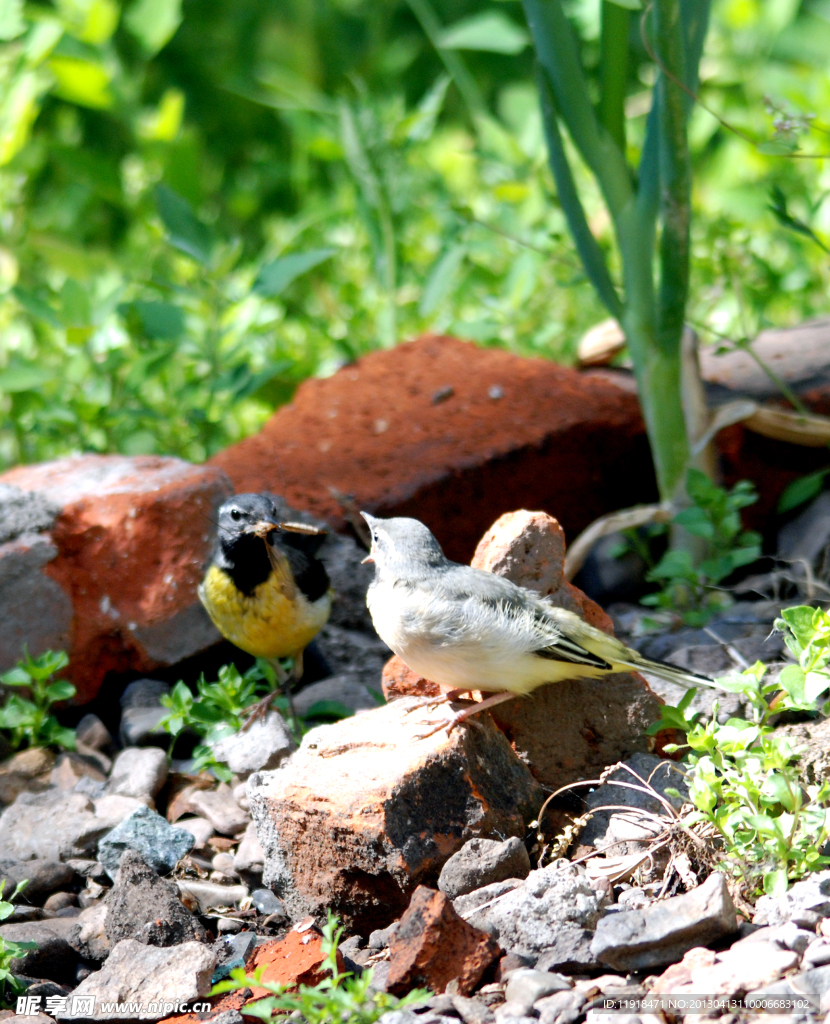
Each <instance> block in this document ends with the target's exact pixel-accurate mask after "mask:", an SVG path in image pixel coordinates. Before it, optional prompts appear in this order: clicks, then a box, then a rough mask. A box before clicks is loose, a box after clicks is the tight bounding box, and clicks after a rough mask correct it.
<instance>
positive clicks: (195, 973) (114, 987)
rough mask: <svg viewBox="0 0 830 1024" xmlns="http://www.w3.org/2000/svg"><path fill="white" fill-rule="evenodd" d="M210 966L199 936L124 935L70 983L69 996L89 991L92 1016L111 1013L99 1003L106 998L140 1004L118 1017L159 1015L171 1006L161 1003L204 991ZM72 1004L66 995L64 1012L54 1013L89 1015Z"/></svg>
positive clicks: (186, 999) (184, 1000) (183, 999)
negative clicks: (172, 939)
mask: <svg viewBox="0 0 830 1024" xmlns="http://www.w3.org/2000/svg"><path fill="white" fill-rule="evenodd" d="M215 966H216V956H215V954H214V953H213V951H212V950H211V949H210V947H208V946H205V945H202V943H200V942H183V943H181V944H180V945H178V946H170V947H159V946H145V945H144V944H143V943H141V942H136V941H135V940H134V939H124V940H123V941H122V942H119V943H118V945H117V946H115V947H114V948H113V950H112V952H111V953H110V955H109V957H108V958H107V960H106V962H105V963H104V965H103V967H102V968H101V970H100V971H96V972H95V973H94V974H91V975H90V976H89V977H88V978H86V979H85V980H84V981H82V982H81V984H80V985H79V986H78V987H77V988H76V989H75V992H74V996H75V1000H74V1002H77V997H78V996H94V997H95V1006H96V1010H97V1012H96V1013H94V1014H93V1015H92V1017H91V1019H92V1020H107V1019H109V1018H110V1014H109V1013H103V1012H102V1011H101V1010H100V1009H99V1008H100V1006H101V1004H102V1003H105V1002H120V1003H131V1002H134V1003H135V1004H136V1006H141V1007H142V1008H143V1009H142V1010H141V1011H138V1010H136V1011H133V1013H132V1014H124V1015H122V1016H121V1018H120V1019H121V1020H160V1019H161V1018H162V1017H164V1016H165V1015H166V1014H168V1013H169V1012H170V1011H169V1009H165V1008H164V1007H165V1004H169V1003H187V1002H190V1001H191V1000H193V999H197V998H198V997H200V996H204V995H206V994H207V992H208V991H209V989H210V980H211V977H212V976H213V970H214V968H215ZM72 1004H73V1000H71V999H70V1000H69V1006H68V1008H67V1012H66V1013H59V1014H57V1017H58V1019H59V1020H66V1019H72V1017H73V1016H76V1017H84V1018H88V1017H89V1013H88V1012H84V1013H81V1014H75V1015H73V1014H72ZM153 1006H155V1007H156V1009H155V1010H154V1009H151V1007H153Z"/></svg>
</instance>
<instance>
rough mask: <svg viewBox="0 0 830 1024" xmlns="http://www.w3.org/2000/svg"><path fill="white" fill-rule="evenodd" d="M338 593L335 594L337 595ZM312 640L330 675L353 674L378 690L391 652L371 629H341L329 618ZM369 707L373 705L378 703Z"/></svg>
mask: <svg viewBox="0 0 830 1024" xmlns="http://www.w3.org/2000/svg"><path fill="white" fill-rule="evenodd" d="M339 596H340V595H339V594H338V598H339ZM364 601H365V596H364ZM335 604H337V602H336V601H335ZM332 617H334V607H332ZM314 643H315V645H316V646H317V648H318V649H319V651H320V653H321V654H322V655H323V658H324V659H325V662H326V664H327V665H328V667H329V669H330V670H331V674H332V675H333V676H343V675H348V676H352V677H353V678H357V679H361V680H362V681H363V683H364V684H365V685H367V686H372V687H374V688H376V689H378V690H379V689H380V681H381V674H382V672H383V666H384V665H385V664H386V662H387V661H388V660H389V658H390V657H391V656H392V652H391V651H390V650H389V648H388V647H387V646H386V644H385V643H384V642H383V641H382V640H381V639H379V637H378V635H377V633H375V631H374V629H371V631H370V632H358V631H357V630H354V629H344V628H343V627H342V626H339V625H337V624H336V623H335V622H332V621H329V622H328V623H326V625H325V626H323V628H322V629H321V630H320V632H319V633H318V634H317V636H316V637H315V638H314ZM300 693H302V690H301V691H300ZM370 706H371V707H376V706H377V702H375V703H373V704H372V705H370Z"/></svg>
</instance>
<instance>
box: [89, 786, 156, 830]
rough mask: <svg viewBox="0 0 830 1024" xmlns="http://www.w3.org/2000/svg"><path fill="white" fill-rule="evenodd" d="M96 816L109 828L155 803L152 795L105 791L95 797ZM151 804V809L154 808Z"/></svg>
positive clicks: (93, 801)
mask: <svg viewBox="0 0 830 1024" xmlns="http://www.w3.org/2000/svg"><path fill="white" fill-rule="evenodd" d="M92 803H93V806H94V807H95V817H96V818H98V819H99V820H100V821H101V822H103V823H104V824H105V825H106V827H107V828H108V829H111V828H115V826H116V825H120V824H121V822H122V821H126V819H127V818H129V816H130V815H131V814H134V813H135V812H136V811H139V810H141V809H142V808H145V807H147V806H149V805H151V804H152V803H153V800H152V797H135V796H122V795H121V794H120V793H103V794H102V795H101V796H98V797H93V800H92ZM152 809H153V808H152V806H150V810H152Z"/></svg>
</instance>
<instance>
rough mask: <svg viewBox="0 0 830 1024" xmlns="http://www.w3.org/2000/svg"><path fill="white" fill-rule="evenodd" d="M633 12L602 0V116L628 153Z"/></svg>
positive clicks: (600, 74) (600, 62)
mask: <svg viewBox="0 0 830 1024" xmlns="http://www.w3.org/2000/svg"><path fill="white" fill-rule="evenodd" d="M630 21H631V12H630V11H629V10H627V8H625V7H620V5H619V4H615V3H611V2H610V0H602V29H601V35H600V45H599V89H600V99H599V110H598V113H599V120H600V124H602V126H603V127H604V128H605V130H606V131H607V132H608V134H609V135H610V136H611V138H612V139H613V140H614V142H616V144H617V147H618V148H619V150H620V152H621V153H623V154H624V153H625V87H626V82H627V79H628V29H629V23H630Z"/></svg>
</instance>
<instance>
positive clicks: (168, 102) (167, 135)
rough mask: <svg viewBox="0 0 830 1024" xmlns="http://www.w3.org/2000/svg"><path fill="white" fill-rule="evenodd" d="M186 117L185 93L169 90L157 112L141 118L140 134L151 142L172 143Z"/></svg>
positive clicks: (153, 111) (139, 123)
mask: <svg viewBox="0 0 830 1024" xmlns="http://www.w3.org/2000/svg"><path fill="white" fill-rule="evenodd" d="M183 116H184V93H183V92H182V91H181V89H168V90H167V91H166V92H165V94H164V95H163V96H162V98H161V100H160V101H159V105H158V107H157V108H156V109H155V110H151V111H149V112H147V113H146V114H144V115H142V117H141V118H139V122H138V134H139V136H140V137H141V138H142V139H147V140H148V141H150V142H172V141H173V139H175V138H176V136H177V135H178V134H179V130H180V128H181V126H182V117H183Z"/></svg>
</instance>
